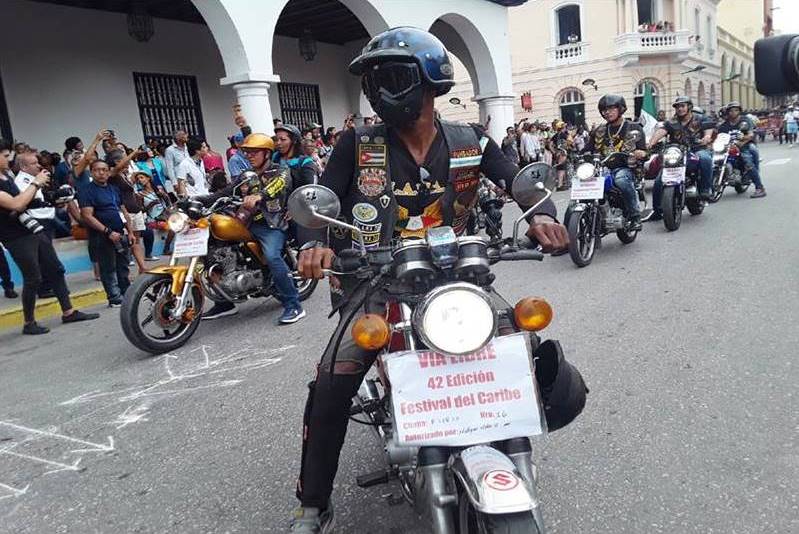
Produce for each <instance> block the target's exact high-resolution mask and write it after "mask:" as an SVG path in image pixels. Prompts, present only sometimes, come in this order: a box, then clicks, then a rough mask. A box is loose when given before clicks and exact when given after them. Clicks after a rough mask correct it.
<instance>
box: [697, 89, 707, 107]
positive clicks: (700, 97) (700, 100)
mask: <svg viewBox="0 0 799 534" xmlns="http://www.w3.org/2000/svg"><path fill="white" fill-rule="evenodd" d="M696 105H697V106H699V107H705V84H704V82H699V85H698V86H697V89H696ZM705 111H707V110H705Z"/></svg>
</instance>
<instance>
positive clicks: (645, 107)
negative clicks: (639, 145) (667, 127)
mask: <svg viewBox="0 0 799 534" xmlns="http://www.w3.org/2000/svg"><path fill="white" fill-rule="evenodd" d="M656 115H657V110H655V97H654V96H652V85H651V84H649V83H645V84H644V100H643V102H642V104H641V117H640V120H641V126H642V127H643V129H644V134H646V138H647V139H649V138H651V137H652V134H653V133H654V132H655V127H656V126H657V123H658V121H657V119H655V116H656Z"/></svg>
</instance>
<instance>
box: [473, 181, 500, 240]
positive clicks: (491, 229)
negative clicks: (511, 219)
mask: <svg viewBox="0 0 799 534" xmlns="http://www.w3.org/2000/svg"><path fill="white" fill-rule="evenodd" d="M477 199H478V200H477V204H475V206H474V208H472V213H471V215H470V216H469V223H468V227H467V228H468V232H469V234H470V235H477V234H478V233H480V231H481V230H483V231H485V233H486V235H488V237H490V238H491V240H492V241H494V240H501V239H502V208H503V207H504V206H505V204H506V202H508V200H507V196H506V195H505V192H504V191H502V190H501V189H499V188H498V187H497V186H496V185H494V183H493V182H491V181H490V180H489V179H488V178H485V177H481V178H480V186H479V188H478V190H477Z"/></svg>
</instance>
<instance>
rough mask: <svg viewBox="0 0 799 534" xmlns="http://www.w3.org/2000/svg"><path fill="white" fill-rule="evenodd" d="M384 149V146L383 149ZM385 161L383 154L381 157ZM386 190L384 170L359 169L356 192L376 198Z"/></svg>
mask: <svg viewBox="0 0 799 534" xmlns="http://www.w3.org/2000/svg"><path fill="white" fill-rule="evenodd" d="M383 148H384V149H385V146H384V147H383ZM383 158H384V159H385V154H384V155H383ZM385 189H386V169H361V171H360V174H359V176H358V190H359V191H360V192H361V193H362V194H363V195H365V196H367V197H376V196H378V195H380V194H381V193H383V191H385Z"/></svg>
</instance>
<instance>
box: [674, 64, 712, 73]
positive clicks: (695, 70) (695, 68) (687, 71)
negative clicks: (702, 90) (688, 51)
mask: <svg viewBox="0 0 799 534" xmlns="http://www.w3.org/2000/svg"><path fill="white" fill-rule="evenodd" d="M706 68H707V67H705V66H704V65H697V66H696V67H694V68H692V69H688V70H686V71H684V72H681V73H680V74H690V73H691V72H699V71H701V70H705V69H706Z"/></svg>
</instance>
